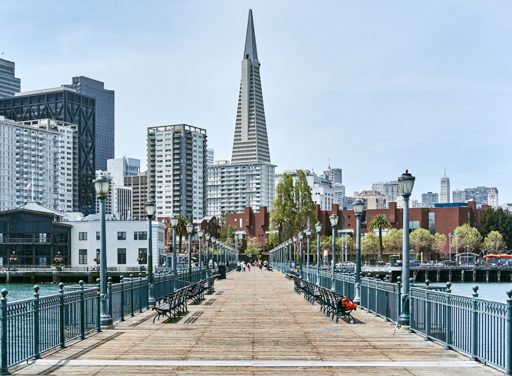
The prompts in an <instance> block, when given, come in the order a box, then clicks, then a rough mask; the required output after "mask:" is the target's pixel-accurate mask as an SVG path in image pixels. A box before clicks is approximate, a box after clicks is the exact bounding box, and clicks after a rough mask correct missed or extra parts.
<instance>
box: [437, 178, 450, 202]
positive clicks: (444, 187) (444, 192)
mask: <svg viewBox="0 0 512 376" xmlns="http://www.w3.org/2000/svg"><path fill="white" fill-rule="evenodd" d="M439 202H440V203H441V204H447V203H449V202H450V178H449V177H448V176H446V171H445V172H444V176H443V177H442V178H441V194H440V195H439Z"/></svg>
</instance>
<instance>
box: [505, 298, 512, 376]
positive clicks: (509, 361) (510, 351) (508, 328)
mask: <svg viewBox="0 0 512 376" xmlns="http://www.w3.org/2000/svg"><path fill="white" fill-rule="evenodd" d="M507 296H508V299H507V315H506V321H505V375H506V376H511V375H512V290H508V291H507Z"/></svg>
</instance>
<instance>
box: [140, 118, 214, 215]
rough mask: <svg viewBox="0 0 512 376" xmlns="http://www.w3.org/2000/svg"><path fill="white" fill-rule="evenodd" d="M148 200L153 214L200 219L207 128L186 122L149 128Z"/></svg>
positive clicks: (204, 206) (202, 205) (204, 180)
mask: <svg viewBox="0 0 512 376" xmlns="http://www.w3.org/2000/svg"><path fill="white" fill-rule="evenodd" d="M147 146H148V147H147V153H148V163H147V165H148V178H147V179H148V199H153V200H155V205H156V216H157V217H170V216H178V215H180V214H182V215H184V216H186V217H187V218H192V219H194V220H198V219H203V218H204V216H205V211H206V174H207V169H206V130H204V129H201V128H197V127H193V126H191V125H187V124H177V125H163V126H157V127H149V128H148V136H147Z"/></svg>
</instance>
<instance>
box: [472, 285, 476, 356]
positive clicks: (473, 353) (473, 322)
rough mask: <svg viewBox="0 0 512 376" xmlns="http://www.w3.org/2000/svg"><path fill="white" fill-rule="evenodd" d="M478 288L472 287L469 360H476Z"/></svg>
mask: <svg viewBox="0 0 512 376" xmlns="http://www.w3.org/2000/svg"><path fill="white" fill-rule="evenodd" d="M477 298H478V286H477V285H475V286H473V299H472V302H471V306H472V312H471V358H472V359H473V360H476V359H477V358H478V300H477Z"/></svg>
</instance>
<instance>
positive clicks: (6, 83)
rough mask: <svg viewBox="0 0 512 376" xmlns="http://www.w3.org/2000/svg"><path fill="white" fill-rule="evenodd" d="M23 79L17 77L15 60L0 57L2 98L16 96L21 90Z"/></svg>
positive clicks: (0, 96) (0, 90) (0, 91)
mask: <svg viewBox="0 0 512 376" xmlns="http://www.w3.org/2000/svg"><path fill="white" fill-rule="evenodd" d="M20 88H21V81H20V79H19V78H16V65H15V63H14V62H12V61H9V60H5V59H0V98H10V97H14V95H15V94H16V93H19V92H20Z"/></svg>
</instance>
